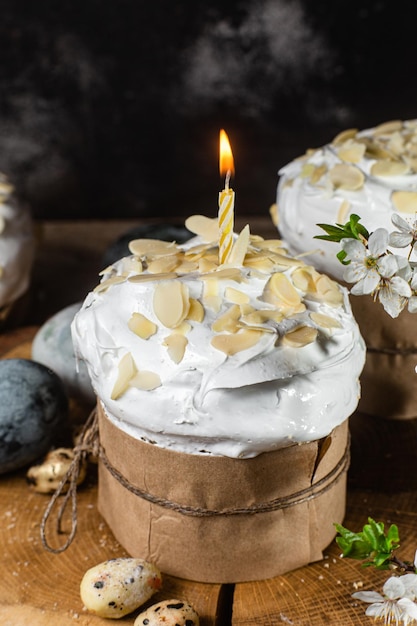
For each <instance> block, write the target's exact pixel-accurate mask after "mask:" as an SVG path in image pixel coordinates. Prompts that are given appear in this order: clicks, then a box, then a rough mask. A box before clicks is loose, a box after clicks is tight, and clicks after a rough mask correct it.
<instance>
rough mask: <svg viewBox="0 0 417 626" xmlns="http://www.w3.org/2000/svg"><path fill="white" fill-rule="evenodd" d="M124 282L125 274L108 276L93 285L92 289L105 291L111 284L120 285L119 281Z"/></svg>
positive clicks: (97, 291)
mask: <svg viewBox="0 0 417 626" xmlns="http://www.w3.org/2000/svg"><path fill="white" fill-rule="evenodd" d="M124 282H126V276H110V278H107V279H106V280H103V281H102V282H101V283H99V284H98V285H97V286H96V287H94V289H93V291H95V293H100V292H102V291H106V289H108V288H109V287H111V286H112V285H120V283H124Z"/></svg>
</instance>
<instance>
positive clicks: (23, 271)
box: [0, 173, 34, 325]
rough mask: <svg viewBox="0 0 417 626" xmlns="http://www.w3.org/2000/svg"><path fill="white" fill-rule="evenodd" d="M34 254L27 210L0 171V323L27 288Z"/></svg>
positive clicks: (14, 309) (3, 322)
mask: <svg viewBox="0 0 417 626" xmlns="http://www.w3.org/2000/svg"><path fill="white" fill-rule="evenodd" d="M33 256H34V236H33V227H32V220H31V216H30V212H29V210H28V209H27V208H26V207H25V206H24V205H22V204H21V203H19V202H18V201H17V199H16V197H15V193H14V187H13V185H12V184H11V183H10V181H9V180H8V178H7V177H6V176H5V175H4V174H2V173H0V325H4V324H5V323H6V321H7V320H8V319H9V318H10V317H11V315H12V314H13V313H15V311H16V306H17V304H18V303H19V302H20V301H21V300H22V297H23V296H24V294H25V293H26V292H27V290H28V287H29V284H30V278H31V270H32V263H33Z"/></svg>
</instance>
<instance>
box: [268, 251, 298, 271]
mask: <svg viewBox="0 0 417 626" xmlns="http://www.w3.org/2000/svg"><path fill="white" fill-rule="evenodd" d="M271 259H272V260H273V262H274V265H275V266H278V267H279V268H282V269H287V268H288V267H299V266H300V265H303V262H302V261H300V260H299V259H293V258H292V257H290V256H286V255H285V254H278V253H274V254H273V255H271Z"/></svg>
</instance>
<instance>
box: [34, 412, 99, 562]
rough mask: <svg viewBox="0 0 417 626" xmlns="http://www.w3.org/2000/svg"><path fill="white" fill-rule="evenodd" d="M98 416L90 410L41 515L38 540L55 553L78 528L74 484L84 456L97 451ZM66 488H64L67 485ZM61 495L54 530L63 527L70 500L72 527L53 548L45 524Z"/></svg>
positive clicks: (66, 545)
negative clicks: (63, 539)
mask: <svg viewBox="0 0 417 626" xmlns="http://www.w3.org/2000/svg"><path fill="white" fill-rule="evenodd" d="M98 449H99V445H98V417H97V411H96V409H93V411H91V413H90V415H89V417H88V419H87V421H86V423H85V424H84V426H83V429H82V431H81V433H80V438H79V442H78V444H77V445H76V446H75V447H74V449H73V452H74V458H73V460H72V461H71V464H70V466H69V468H68V470H67V472H66V474H65V475H64V476H63V478H62V480H61V482H60V483H59V485H58V487H57V488H56V490H55V492H54V494H53V495H52V497H51V499H50V501H49V504H48V506H47V507H46V509H45V512H44V514H43V517H42V521H41V526H40V533H41V541H42V545H43V547H44V548H45V549H46V550H48V552H52V553H54V554H59V553H61V552H64V551H65V550H66V549H67V548H68V547H69V546H70V545H71V543H72V542H73V540H74V537H75V535H76V532H77V523H78V515H77V486H78V479H79V476H80V471H81V467H82V466H83V464H84V463H85V461H86V459H87V457H88V456H89V455H90V454H93V455H96V456H97V455H98ZM67 485H68V489H67V491H65V489H66V488H67ZM61 495H63V500H62V502H61V504H60V506H59V508H58V512H57V515H56V520H55V532H56V534H57V535H63V534H64V531H63V529H62V521H63V517H64V513H65V510H66V508H67V505H68V503H69V502H71V529H70V532H69V534H68V537H67V540H66V541H65V542H64V543H63V544H62V545H60V546H59V547H57V548H54V547H53V546H51V545H50V543H49V541H48V539H47V533H46V527H47V524H48V521H49V519H50V517H51V515H52V513H53V511H54V509H55V505H56V504H57V501H58V498H59V497H60V496H61Z"/></svg>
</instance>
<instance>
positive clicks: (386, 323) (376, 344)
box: [277, 120, 417, 420]
mask: <svg viewBox="0 0 417 626" xmlns="http://www.w3.org/2000/svg"><path fill="white" fill-rule="evenodd" d="M279 173H280V179H279V183H278V194H277V205H278V211H277V225H278V229H279V232H280V234H281V236H282V237H283V238H284V240H285V242H286V244H287V245H288V247H289V249H290V251H291V252H292V253H293V254H295V255H298V254H302V255H303V258H304V259H305V260H306V261H308V262H309V263H311V264H312V265H314V266H315V267H316V268H317V269H318V270H319V271H322V272H326V273H327V274H329V275H330V276H331V277H333V278H336V279H337V280H339V281H343V277H344V274H345V266H344V265H342V264H341V263H340V262H339V260H338V259H337V257H336V254H337V252H338V251H339V250H340V248H338V247H337V246H335V244H334V243H332V242H329V241H323V240H318V239H315V236H316V235H323V234H324V233H323V231H322V230H321V229H320V228H319V227H318V225H317V224H323V223H324V224H332V225H334V224H345V223H346V222H347V221H348V220H349V218H350V215H352V214H354V215H358V216H359V217H360V218H361V223H362V224H363V225H364V226H365V228H366V229H367V230H368V231H369V233H372V232H374V231H375V230H376V229H377V228H384V229H386V230H387V231H388V232H389V233H392V232H394V231H395V230H397V226H396V225H394V224H393V222H392V217H393V216H397V218H398V219H400V218H401V219H403V220H404V221H405V222H406V223H408V230H409V231H410V233H411V235H410V241H411V243H414V240H413V239H412V232H413V229H414V232H415V227H416V225H415V220H416V214H417V120H408V121H399V120H396V121H392V122H386V123H383V124H380V125H379V126H376V127H374V128H370V129H367V130H362V131H357V130H355V129H350V130H346V131H343V132H341V133H340V134H339V135H338V136H337V137H336V138H335V139H334V140H333V141H331V142H330V143H329V144H327V145H324V146H323V147H321V148H319V149H316V150H308V151H307V152H306V154H305V155H303V156H301V157H300V158H298V159H296V160H294V161H293V162H291V163H289V164H288V165H286V166H285V167H283V168H282V169H281V170H280V172H279ZM395 219H396V217H394V220H395ZM398 219H397V224H398ZM401 224H403V222H402V223H401ZM393 251H394V252H395V254H396V255H399V256H401V255H402V256H403V257H404V258H405V257H407V256H408V255H409V253H410V246H405V247H403V248H395V250H393ZM410 260H411V261H412V262H415V261H416V260H417V258H416V253H415V252H414V251H411V256H410ZM351 305H352V310H353V314H354V316H355V318H356V320H357V321H358V323H359V327H360V329H361V333H362V335H363V337H364V340H365V343H366V346H367V359H366V364H365V367H364V370H363V374H362V377H361V383H362V396H361V400H360V403H359V410H360V411H361V412H362V413H366V414H369V415H372V416H378V417H386V418H390V419H401V420H403V419H413V418H415V417H416V416H417V411H416V406H417V377H416V375H415V367H416V362H417V359H416V354H417V341H416V338H415V337H416V334H415V323H416V318H415V315H414V314H412V313H410V312H408V310H407V309H406V308H405V309H404V310H403V311H402V312H401V314H400V317H399V318H398V319H392V318H391V317H389V316H388V315H387V313H386V312H385V311H384V310H383V309H382V307H381V306H380V305H377V304H376V303H375V302H374V298H373V296H372V295H360V296H356V295H355V296H352V298H351Z"/></svg>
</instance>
